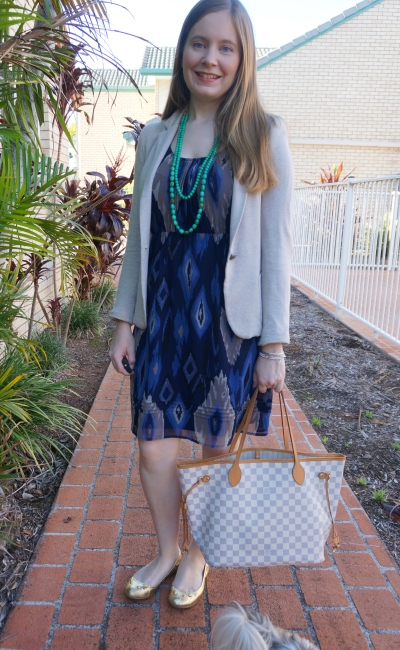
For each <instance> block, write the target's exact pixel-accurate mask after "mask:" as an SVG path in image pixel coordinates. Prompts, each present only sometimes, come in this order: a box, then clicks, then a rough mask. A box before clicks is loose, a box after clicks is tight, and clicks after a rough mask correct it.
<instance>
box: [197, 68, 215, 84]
mask: <svg viewBox="0 0 400 650" xmlns="http://www.w3.org/2000/svg"><path fill="white" fill-rule="evenodd" d="M195 73H196V74H197V76H198V77H200V79H203V80H204V81H207V82H210V81H215V80H216V79H219V78H220V77H219V75H217V74H211V73H209V72H198V71H197V70H195Z"/></svg>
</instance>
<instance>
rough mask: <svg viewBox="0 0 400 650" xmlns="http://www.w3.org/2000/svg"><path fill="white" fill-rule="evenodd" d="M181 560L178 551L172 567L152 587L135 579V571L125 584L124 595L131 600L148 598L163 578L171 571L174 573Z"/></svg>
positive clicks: (180, 554)
mask: <svg viewBox="0 0 400 650" xmlns="http://www.w3.org/2000/svg"><path fill="white" fill-rule="evenodd" d="M181 561H182V553H179V557H178V559H177V560H176V562H175V564H174V566H173V567H172V569H171V570H170V571H168V573H167V574H166V575H165V576H164V577H163V578H162V579H161V580H160V582H159V583H158V584H157V585H155V586H154V587H151V586H150V585H145V584H144V582H140V580H136V578H135V576H136V575H137V573H135V575H134V576H132V578H130V579H129V580H128V582H127V583H126V585H125V589H124V592H125V596H128V598H132V599H133V600H145V599H146V598H150V596H152V595H153V594H154V592H155V591H156V590H157V589H158V587H159V586H160V584H161V583H162V582H164V580H165V579H166V578H168V576H170V575H171V574H172V573H175V571H176V570H177V568H178V566H179V565H180V563H181Z"/></svg>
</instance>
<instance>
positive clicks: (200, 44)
mask: <svg viewBox="0 0 400 650" xmlns="http://www.w3.org/2000/svg"><path fill="white" fill-rule="evenodd" d="M193 47H195V48H197V49H198V50H199V49H200V48H201V47H203V43H194V44H193Z"/></svg>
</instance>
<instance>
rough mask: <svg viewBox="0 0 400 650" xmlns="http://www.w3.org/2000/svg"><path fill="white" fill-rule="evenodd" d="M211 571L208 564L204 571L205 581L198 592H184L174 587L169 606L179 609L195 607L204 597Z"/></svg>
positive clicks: (170, 593)
mask: <svg viewBox="0 0 400 650" xmlns="http://www.w3.org/2000/svg"><path fill="white" fill-rule="evenodd" d="M209 570H210V567H209V565H208V564H207V562H206V564H205V567H204V571H203V580H202V583H201V585H200V588H199V589H197V591H183V589H178V587H175V586H174V585H172V587H171V591H170V592H169V598H168V602H169V604H170V605H172V607H176V608H177V609H188V608H189V607H193V605H195V604H196V603H197V601H198V600H199V599H200V598H201V597H202V595H203V592H204V587H205V584H206V578H207V576H208V572H209Z"/></svg>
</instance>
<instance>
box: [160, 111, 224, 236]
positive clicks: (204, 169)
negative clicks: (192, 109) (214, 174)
mask: <svg viewBox="0 0 400 650" xmlns="http://www.w3.org/2000/svg"><path fill="white" fill-rule="evenodd" d="M188 119H189V114H188V113H187V112H185V113H184V114H183V115H182V117H181V122H180V125H179V131H178V137H177V141H176V147H175V152H174V157H173V160H172V165H171V171H170V175H169V196H170V206H171V217H172V222H173V224H174V226H175V228H176V230H177V231H178V232H179V233H180V234H181V235H189V233H192V232H193V231H194V230H196V228H197V226H198V225H199V221H200V219H201V214H202V212H203V206H204V194H205V189H206V182H207V175H208V171H209V169H210V167H211V165H212V162H213V160H214V158H215V155H216V153H217V151H218V147H219V137H218V136H217V137H216V138H215V140H214V144H213V146H212V149H211V151H210V153H209V154H208V156H207V158H205V159H204V161H203V162H202V164H201V166H200V168H199V170H198V172H197V176H196V180H195V182H194V185H193V187H192V189H191V191H190V192H189V194H188V195H186V196H185V194H183V192H182V190H181V188H180V185H179V177H178V172H179V163H180V159H181V151H182V144H183V138H184V136H185V130H186V124H187V121H188ZM200 181H201V185H200V197H199V209H198V211H197V215H196V219H195V220H194V223H193V225H192V227H191V228H189V230H184V229H183V228H181V227H180V225H179V223H178V219H177V217H176V210H175V190H176V191H177V193H178V194H179V196H180V198H181V199H182V200H183V201H188V200H189V199H191V198H192V196H193V195H194V193H195V192H196V190H197V188H198V186H199V183H200Z"/></svg>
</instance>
